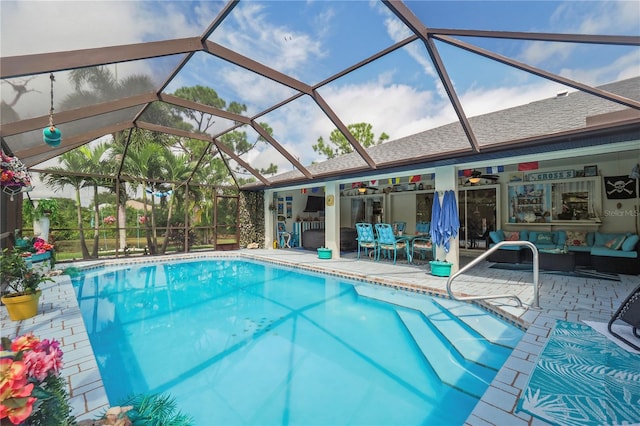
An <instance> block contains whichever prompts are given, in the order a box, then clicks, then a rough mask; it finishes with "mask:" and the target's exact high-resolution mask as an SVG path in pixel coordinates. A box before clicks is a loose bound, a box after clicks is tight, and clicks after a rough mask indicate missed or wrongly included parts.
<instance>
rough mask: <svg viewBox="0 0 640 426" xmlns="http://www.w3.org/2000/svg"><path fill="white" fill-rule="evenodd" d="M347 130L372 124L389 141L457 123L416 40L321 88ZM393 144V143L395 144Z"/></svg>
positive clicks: (430, 65) (422, 46) (422, 44)
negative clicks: (355, 125) (359, 125)
mask: <svg viewBox="0 0 640 426" xmlns="http://www.w3.org/2000/svg"><path fill="white" fill-rule="evenodd" d="M318 92H319V93H320V94H321V95H322V96H323V97H324V99H325V100H326V101H327V103H328V104H329V106H330V107H331V108H332V109H333V110H334V111H335V112H336V113H337V114H338V116H339V117H340V118H341V119H342V120H343V121H344V123H345V124H346V125H350V124H355V123H367V124H370V125H371V126H372V132H373V133H374V135H375V139H378V138H379V137H380V135H381V134H382V133H386V134H387V135H388V136H389V139H388V141H394V140H396V139H400V138H402V137H405V136H408V135H412V134H415V133H418V132H421V131H424V130H427V129H431V128H434V127H437V126H441V125H444V124H448V123H451V122H452V121H455V120H456V115H455V111H454V110H453V108H452V107H451V103H450V101H449V98H448V97H447V95H446V93H444V91H443V90H442V85H441V83H440V79H439V77H438V76H437V74H436V73H435V71H434V67H433V64H432V63H431V60H430V59H429V57H428V55H427V54H426V49H425V47H424V43H422V42H421V41H419V40H417V41H414V42H412V43H410V44H409V45H407V46H405V47H402V48H400V49H398V50H395V51H393V52H391V53H389V54H387V55H386V56H384V57H382V58H380V59H378V60H376V61H374V62H371V63H369V64H367V65H365V66H363V67H361V68H359V69H357V70H355V71H353V72H351V73H349V74H347V75H344V76H342V77H341V78H339V79H337V80H334V81H332V82H331V83H329V84H327V85H326V86H323V87H321V88H320V89H318ZM390 143H393V142H390Z"/></svg>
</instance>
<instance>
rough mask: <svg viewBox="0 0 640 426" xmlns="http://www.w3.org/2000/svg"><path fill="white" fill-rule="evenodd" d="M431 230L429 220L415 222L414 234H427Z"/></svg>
mask: <svg viewBox="0 0 640 426" xmlns="http://www.w3.org/2000/svg"><path fill="white" fill-rule="evenodd" d="M430 230H431V222H418V223H416V235H419V236H421V235H429V231H430Z"/></svg>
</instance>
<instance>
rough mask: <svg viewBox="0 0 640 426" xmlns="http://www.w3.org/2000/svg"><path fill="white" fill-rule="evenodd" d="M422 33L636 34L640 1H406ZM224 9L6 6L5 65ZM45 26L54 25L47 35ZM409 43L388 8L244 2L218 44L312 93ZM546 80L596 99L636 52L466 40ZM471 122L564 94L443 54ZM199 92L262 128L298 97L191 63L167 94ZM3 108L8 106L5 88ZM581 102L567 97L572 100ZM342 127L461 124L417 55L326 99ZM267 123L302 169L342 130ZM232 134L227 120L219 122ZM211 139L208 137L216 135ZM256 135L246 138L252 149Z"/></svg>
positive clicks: (311, 107)
mask: <svg viewBox="0 0 640 426" xmlns="http://www.w3.org/2000/svg"><path fill="white" fill-rule="evenodd" d="M405 4H406V5H407V7H408V8H409V9H410V10H411V11H412V12H413V13H414V14H415V15H416V16H417V17H418V18H419V19H421V20H422V22H423V23H424V24H425V25H426V26H427V27H428V28H456V29H483V30H502V31H526V32H554V33H579V34H580V33H587V34H607V35H634V36H638V35H639V34H640V2H639V1H535V2H528V1H444V2H441V1H440V2H439V1H407V2H406V3H405ZM221 7H222V3H221V2H212V1H204V2H191V1H155V2H150V1H125V2H121V1H108V2H106V1H82V2H71V1H65V2H58V1H46V2H43V1H39V2H30V1H19V2H12V1H6V0H2V1H1V2H0V23H1V30H0V36H1V37H0V54H1V55H2V56H3V57H4V56H13V55H23V54H30V53H42V52H52V51H62V50H73V49H82V48H91V47H102V46H108V45H118V44H129V43H137V42H142V41H153V40H164V39H169V38H177V37H193V36H199V35H200V34H202V32H203V31H204V29H205V28H207V26H208V25H209V24H210V23H211V21H212V20H213V19H214V18H215V16H216V14H217V13H218V12H219V10H220V8H221ZM43 17H47V20H48V22H49V23H48V24H44V23H43ZM409 35H410V32H409V30H408V29H407V27H406V26H404V24H402V23H401V22H400V21H399V20H398V19H397V18H396V17H395V15H393V14H392V13H391V11H390V10H389V9H388V8H387V7H386V6H385V5H384V4H383V3H381V2H376V1H364V0H363V1H241V2H240V3H239V4H238V5H237V6H236V7H235V9H234V10H233V11H232V12H231V14H230V15H229V17H228V18H227V19H226V20H225V21H224V22H223V23H222V25H220V26H219V27H218V28H217V29H216V31H214V33H213V34H212V36H211V37H210V40H211V41H213V42H216V43H219V44H221V45H222V46H224V47H227V48H230V49H233V50H235V51H237V52H239V53H241V54H243V55H246V56H248V57H250V58H252V59H254V60H256V61H258V62H261V63H263V64H265V65H267V66H270V67H272V68H274V69H276V70H278V71H281V72H283V73H286V74H288V75H291V76H293V77H295V78H297V79H299V80H300V81H302V82H304V83H307V84H316V83H319V82H321V81H323V80H325V79H326V78H327V77H329V76H330V75H332V74H334V73H337V72H339V71H341V70H343V69H345V68H347V67H349V66H351V65H353V64H355V63H357V62H359V61H361V60H363V59H365V58H367V57H368V56H370V55H372V54H373V53H375V52H377V51H379V50H381V49H384V48H386V47H388V46H391V45H392V44H394V43H396V42H398V41H400V40H402V39H404V38H406V37H407V36H409ZM462 40H463V41H465V42H468V43H472V44H475V45H477V46H479V47H481V48H484V49H487V50H490V51H493V52H495V53H499V54H501V55H504V56H507V57H509V58H512V59H514V60H518V61H522V62H525V63H528V64H530V65H532V66H535V67H539V68H541V69H544V70H546V71H550V72H554V73H557V74H560V75H562V76H564V77H567V78H571V79H575V80H577V81H579V82H582V83H586V84H593V85H600V84H604V83H608V82H612V81H617V80H620V79H624V78H630V77H634V76H638V75H640V48H638V47H617V46H613V47H612V46H603V45H578V44H570V43H549V42H546V43H545V42H522V41H509V40H504V39H503V40H490V39H462ZM436 46H437V48H438V52H439V54H440V56H441V57H442V60H443V62H444V64H445V67H446V69H447V72H448V74H449V76H450V78H451V79H452V81H453V84H454V86H455V88H456V91H457V93H458V97H459V98H460V101H461V103H462V106H463V108H464V110H465V113H466V115H467V116H469V117H472V116H474V115H479V114H483V113H487V112H490V111H495V110H500V109H505V108H509V107H513V106H516V105H521V104H525V103H528V102H531V101H534V100H537V99H542V98H548V97H553V96H555V95H556V93H557V92H559V91H561V90H564V89H567V88H565V87H562V86H560V85H558V84H556V83H553V82H549V81H546V80H543V79H541V78H539V77H536V76H533V75H531V74H528V73H525V72H523V71H519V70H515V69H513V68H511V67H507V66H504V65H501V64H497V63H496V62H493V61H490V60H487V59H483V58H481V57H478V56H476V55H473V54H471V53H468V52H465V51H462V50H460V49H458V48H454V47H452V46H450V45H448V44H445V43H441V42H439V41H437V42H436ZM179 59H180V58H176V57H168V58H162V59H156V60H153V61H135V62H131V63H127V64H120V65H118V66H117V67H116V66H113V70H114V72H117V74H118V76H119V77H120V78H122V77H124V76H126V75H130V74H132V73H147V74H150V75H152V76H153V77H154V81H156V82H158V84H160V82H162V81H163V80H164V78H166V76H167V75H168V73H169V72H170V71H171V70H172V69H173V67H174V66H175V65H176V64H177V61H178V60H179ZM29 84H30V86H29V87H30V88H32V89H33V91H31V92H29V93H27V94H25V95H24V96H23V98H22V99H21V100H20V102H19V105H17V106H16V109H17V110H18V111H19V113H20V114H21V116H22V117H24V118H28V117H31V116H37V115H43V114H46V113H47V112H48V108H49V105H48V90H49V87H48V85H49V79H48V76H40V77H38V78H36V79H34V80H33V81H31V82H29ZM195 84H201V85H205V86H209V87H211V88H213V89H215V90H216V91H217V92H218V94H219V96H221V97H222V98H223V99H225V100H226V101H227V103H230V102H232V101H236V102H240V103H244V104H245V105H247V114H249V115H252V114H256V113H258V112H259V111H262V110H264V109H265V108H268V107H269V106H271V105H274V104H276V103H278V102H279V101H281V100H284V99H286V98H288V97H289V96H291V95H292V94H293V93H294V92H293V91H292V90H291V89H289V88H287V87H283V86H281V85H279V84H277V83H274V82H271V81H269V80H267V79H265V78H263V77H260V76H257V75H255V74H252V73H250V72H248V71H246V70H243V69H239V68H238V67H235V66H233V65H231V64H229V63H226V62H224V61H221V60H219V59H217V58H215V57H212V56H211V55H208V54H204V53H197V54H196V55H195V56H194V58H193V59H192V61H190V63H189V64H188V65H187V66H186V67H185V68H184V69H183V70H182V71H181V72H180V74H179V75H178V76H177V78H175V79H174V81H172V82H171V83H170V84H169V86H168V87H167V89H166V90H165V91H166V92H169V93H171V92H173V91H175V90H176V89H177V88H179V87H182V86H190V85H195ZM55 87H56V89H55V90H56V91H57V93H58V94H59V96H60V97H62V96H64V94H65V93H68V92H69V91H71V85H70V83H69V82H68V81H67V79H66V78H65V73H59V75H58V77H57V78H56V86H55ZM0 90H1V91H2V93H1V94H2V99H3V100H5V101H6V100H10V99H11V98H12V97H13V96H14V93H13V92H12V91H11V89H10V88H9V87H8V85H7V84H6V83H3V84H2V85H1V86H0ZM569 90H573V89H569ZM318 92H319V94H320V95H321V96H322V97H323V98H324V99H325V100H326V101H327V103H328V104H329V106H330V107H331V108H332V109H333V110H334V111H335V112H336V113H337V114H338V116H339V117H340V118H341V120H342V121H343V123H345V124H347V125H348V124H352V123H357V122H367V123H370V124H372V126H373V131H374V133H375V134H376V135H379V134H380V133H382V132H385V133H387V134H388V135H389V136H390V140H394V139H398V138H401V137H404V136H408V135H411V134H414V133H417V132H421V131H424V130H427V129H430V128H433V127H437V126H440V125H444V124H447V123H450V122H452V121H454V120H455V119H456V115H455V112H454V110H453V109H452V108H451V106H450V104H449V101H448V99H447V97H446V94H445V92H444V90H443V87H442V84H441V82H440V80H439V77H438V75H437V74H436V73H435V71H434V67H433V65H432V63H431V61H430V59H429V57H428V55H427V53H426V49H425V47H424V45H423V44H422V43H421V42H419V41H418V42H414V43H412V44H410V45H408V46H406V47H405V48H402V49H400V50H397V51H395V52H393V53H391V54H390V55H388V56H386V57H384V58H382V59H380V60H378V61H376V62H374V63H372V64H369V65H367V66H365V67H362V68H360V69H358V70H357V71H356V72H354V73H352V74H350V75H348V76H345V77H342V78H340V79H338V80H336V81H334V82H332V83H330V84H328V85H326V86H323V87H321V88H320V89H319V90H318ZM259 121H266V122H267V123H268V124H269V125H270V126H271V127H272V128H273V129H274V135H273V136H274V137H275V138H276V140H277V141H278V142H280V143H281V144H282V145H283V146H284V147H285V148H286V149H287V150H289V152H291V153H292V154H293V155H294V156H295V157H297V158H298V159H299V160H300V161H301V162H302V163H303V164H310V163H311V162H313V161H321V160H322V157H321V156H319V155H318V154H316V153H315V152H313V150H312V149H311V145H312V144H314V143H316V141H317V139H318V138H319V137H323V138H324V139H325V140H327V139H328V136H329V134H330V132H331V131H332V130H333V129H334V127H335V126H334V124H333V123H331V121H330V120H329V119H328V118H327V117H326V115H325V114H324V113H323V112H322V111H321V110H320V109H319V108H318V106H317V105H316V104H315V102H314V101H313V100H312V99H310V98H308V97H303V98H301V99H299V100H298V101H295V102H293V103H291V104H290V105H288V106H286V107H284V108H281V109H280V110H278V111H276V112H272V113H270V114H268V115H266V116H265V117H261V118H260V119H259ZM218 123H219V125H220V126H223V125H226V124H228V123H225V122H224V120H219V121H218ZM215 130H217V128H214V129H212V132H214V133H215ZM252 136H254V135H252V134H251V133H250V137H252ZM245 159H246V160H248V161H249V162H250V163H251V164H252V165H254V167H266V166H268V164H269V163H271V162H274V163H276V164H278V165H279V168H280V171H281V172H284V171H287V170H291V169H292V166H291V165H290V164H288V162H287V161H286V160H285V159H284V158H282V157H281V155H280V154H279V153H278V152H277V151H276V150H275V149H273V148H269V147H268V146H266V145H263V146H260V148H259V149H258V150H255V151H254V152H252V153H250V154H249V155H248V156H246V157H245Z"/></svg>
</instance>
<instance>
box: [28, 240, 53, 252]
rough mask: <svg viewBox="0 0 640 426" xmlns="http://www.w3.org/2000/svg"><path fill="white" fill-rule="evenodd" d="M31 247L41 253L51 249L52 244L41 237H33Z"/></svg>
mask: <svg viewBox="0 0 640 426" xmlns="http://www.w3.org/2000/svg"><path fill="white" fill-rule="evenodd" d="M33 249H34V250H35V251H36V254H42V253H44V252H47V251H51V250H53V244H49V243H48V242H46V241H45V240H43V239H42V238H40V237H36V238H34V239H33Z"/></svg>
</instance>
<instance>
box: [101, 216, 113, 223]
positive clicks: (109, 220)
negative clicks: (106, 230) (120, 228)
mask: <svg viewBox="0 0 640 426" xmlns="http://www.w3.org/2000/svg"><path fill="white" fill-rule="evenodd" d="M103 222H104V223H105V224H107V225H113V224H114V223H116V218H115V217H113V216H107V217H105V218H104V220H103Z"/></svg>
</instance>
